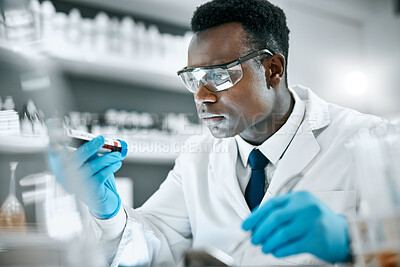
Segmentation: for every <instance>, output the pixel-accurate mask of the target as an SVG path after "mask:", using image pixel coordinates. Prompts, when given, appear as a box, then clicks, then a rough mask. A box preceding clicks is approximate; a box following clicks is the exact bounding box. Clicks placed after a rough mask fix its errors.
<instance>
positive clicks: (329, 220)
mask: <svg viewBox="0 0 400 267" xmlns="http://www.w3.org/2000/svg"><path fill="white" fill-rule="evenodd" d="M242 228H243V229H244V230H246V231H249V230H251V231H252V238H251V242H252V243H253V244H254V245H261V246H262V251H263V252H264V253H266V254H268V253H271V254H273V255H274V256H275V257H277V258H280V257H287V256H291V255H295V254H299V253H311V254H313V255H315V256H316V257H318V258H320V259H322V260H324V261H327V262H345V261H349V260H350V259H351V254H350V247H349V234H348V225H347V222H346V218H345V217H344V216H343V215H338V214H335V213H334V212H333V211H332V210H331V209H329V208H328V207H327V206H326V205H325V204H324V203H322V202H321V201H320V200H319V199H317V198H316V197H314V196H313V195H312V194H310V193H308V192H305V191H301V192H293V193H288V194H284V195H280V196H277V197H275V198H272V199H270V200H269V201H267V202H266V203H265V204H264V205H262V206H261V207H259V208H258V209H257V210H255V211H254V212H253V213H252V214H251V215H250V216H249V217H248V218H247V219H246V220H245V221H244V222H243V225H242Z"/></svg>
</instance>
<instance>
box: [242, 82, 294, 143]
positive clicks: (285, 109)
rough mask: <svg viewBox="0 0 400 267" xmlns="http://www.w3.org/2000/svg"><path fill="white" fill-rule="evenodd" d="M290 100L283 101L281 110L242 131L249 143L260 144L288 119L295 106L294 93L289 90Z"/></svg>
mask: <svg viewBox="0 0 400 267" xmlns="http://www.w3.org/2000/svg"><path fill="white" fill-rule="evenodd" d="M287 93H288V94H289V96H286V97H287V99H288V101H283V103H282V105H281V107H282V108H281V111H276V112H274V113H272V114H271V115H270V116H269V117H268V118H266V119H265V120H263V121H260V122H258V123H257V124H255V125H253V126H251V127H249V128H248V129H246V130H244V131H243V132H242V133H240V136H241V137H242V138H243V139H244V140H245V141H246V142H248V143H250V144H252V145H255V146H258V145H261V144H262V143H264V142H265V140H267V139H268V138H270V137H271V136H272V135H273V134H274V133H276V132H277V131H278V130H279V129H280V128H281V127H282V126H283V125H284V124H285V123H286V121H287V120H288V118H289V116H290V114H291V113H292V111H293V107H294V98H293V95H292V94H291V93H290V91H289V90H287Z"/></svg>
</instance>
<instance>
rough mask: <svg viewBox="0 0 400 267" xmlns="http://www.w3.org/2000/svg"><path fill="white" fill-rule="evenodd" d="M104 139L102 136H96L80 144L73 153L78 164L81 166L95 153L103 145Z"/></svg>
mask: <svg viewBox="0 0 400 267" xmlns="http://www.w3.org/2000/svg"><path fill="white" fill-rule="evenodd" d="M104 142H105V139H104V137H103V136H97V137H96V138H94V139H93V140H91V141H89V142H87V143H85V144H83V145H82V146H80V147H79V148H78V149H77V150H76V151H75V153H74V155H76V161H77V164H78V166H82V165H83V164H84V163H85V162H86V161H87V160H88V159H89V158H90V157H92V156H93V155H94V154H96V153H97V151H98V150H99V149H100V148H102V147H103V145H104Z"/></svg>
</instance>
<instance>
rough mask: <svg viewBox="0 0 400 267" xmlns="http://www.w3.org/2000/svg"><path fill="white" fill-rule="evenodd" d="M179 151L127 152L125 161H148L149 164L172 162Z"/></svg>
mask: <svg viewBox="0 0 400 267" xmlns="http://www.w3.org/2000/svg"><path fill="white" fill-rule="evenodd" d="M178 155H179V153H150V152H144V153H143V152H141V153H134V152H131V153H128V155H127V156H126V159H125V160H124V161H125V162H128V163H149V164H174V162H175V159H176V158H177V157H178Z"/></svg>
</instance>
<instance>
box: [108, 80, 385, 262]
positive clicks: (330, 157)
mask: <svg viewBox="0 0 400 267" xmlns="http://www.w3.org/2000/svg"><path fill="white" fill-rule="evenodd" d="M292 90H293V91H294V92H295V93H297V94H298V96H299V97H300V98H301V99H302V101H304V103H305V107H306V113H305V117H304V119H303V122H302V124H301V125H300V127H299V129H298V131H297V133H296V134H295V136H294V138H293V140H292V142H291V144H290V145H289V147H288V149H287V151H286V152H285V153H284V155H283V157H282V158H281V160H280V163H279V165H278V167H277V169H276V171H275V173H274V176H273V178H272V181H271V183H270V186H269V188H268V190H267V192H266V194H265V196H264V199H263V200H262V203H265V202H266V201H267V200H268V199H270V198H272V197H274V196H275V195H276V193H277V192H278V190H280V189H281V187H283V186H285V183H286V182H287V181H288V179H289V178H290V177H291V176H293V175H295V174H298V173H300V172H302V173H303V174H304V176H303V177H302V178H301V180H300V181H299V182H298V183H297V184H296V186H295V187H294V188H293V190H294V191H297V190H307V191H310V192H311V193H313V194H314V195H315V196H316V197H317V198H319V199H320V200H321V201H323V202H324V203H325V204H327V205H328V206H329V207H330V208H331V209H332V210H333V211H334V212H336V213H340V214H345V215H350V216H351V215H354V214H355V212H356V209H357V203H358V195H357V193H358V192H357V185H356V182H355V180H354V179H353V177H351V175H349V164H350V161H349V158H348V155H347V153H346V149H345V143H346V141H347V140H348V139H349V138H350V137H352V136H353V135H354V134H356V133H357V131H358V130H359V129H360V128H363V127H366V128H371V127H373V126H374V125H376V124H377V123H378V122H380V121H381V119H379V118H377V117H374V116H371V115H365V114H361V113H358V112H356V111H353V110H350V109H346V108H342V107H339V106H336V105H333V104H329V103H326V102H325V101H323V100H322V99H320V98H319V97H318V96H316V95H315V94H314V93H313V92H312V91H310V90H309V89H306V88H303V87H300V86H296V87H293V88H292ZM187 148H188V149H189V151H187V152H183V153H181V155H180V156H179V157H178V158H177V160H176V164H175V166H174V168H173V170H171V171H170V172H169V174H168V177H167V178H166V180H165V181H164V183H163V184H162V185H161V186H160V188H159V190H158V191H157V192H156V193H155V194H154V195H153V196H152V197H151V198H150V199H149V200H148V201H147V202H146V203H145V204H144V205H143V206H142V207H141V208H139V209H136V210H133V209H132V208H129V207H125V211H126V213H127V223H126V227H125V230H124V232H123V235H122V239H121V242H120V246H119V248H118V252H117V254H116V256H115V258H114V262H113V265H116V264H117V263H118V261H119V258H120V257H121V255H122V254H123V252H124V250H125V248H126V250H127V251H125V253H132V254H139V256H140V257H141V258H142V260H143V262H145V261H146V258H147V260H150V259H151V261H152V264H153V265H155V266H157V265H170V266H173V265H176V264H177V263H178V262H179V261H180V260H181V258H182V255H183V254H184V252H185V251H186V250H188V249H190V248H192V247H193V248H199V247H202V246H205V245H212V246H214V247H217V248H219V249H221V250H223V251H225V252H227V251H228V250H229V248H230V247H231V246H232V244H233V243H234V242H235V241H236V240H238V239H239V238H240V237H241V236H242V235H243V232H242V231H241V228H240V225H241V223H242V221H243V220H244V219H246V217H247V216H248V215H249V214H250V210H249V208H248V206H247V204H246V201H245V199H244V196H243V193H242V192H241V190H240V187H239V184H238V180H237V176H236V173H235V172H236V171H235V166H236V160H238V150H237V146H236V141H235V138H225V139H216V138H214V137H212V136H211V135H207V136H195V137H193V138H191V139H189V141H188V146H187ZM283 191H284V190H283ZM139 251H140V253H139ZM239 254H240V255H239ZM139 256H138V257H139ZM236 260H238V262H241V264H242V265H244V266H255V265H258V266H265V265H275V264H276V265H293V264H303V265H317V264H323V262H322V261H320V260H318V259H316V258H315V257H313V256H312V255H309V254H301V255H296V256H292V257H287V258H284V259H276V258H274V257H273V256H272V255H270V254H269V255H265V254H263V253H262V252H261V248H260V247H254V246H251V245H250V244H249V245H248V246H247V248H246V249H244V250H243V251H241V252H240V253H238V255H237V256H236Z"/></svg>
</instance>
